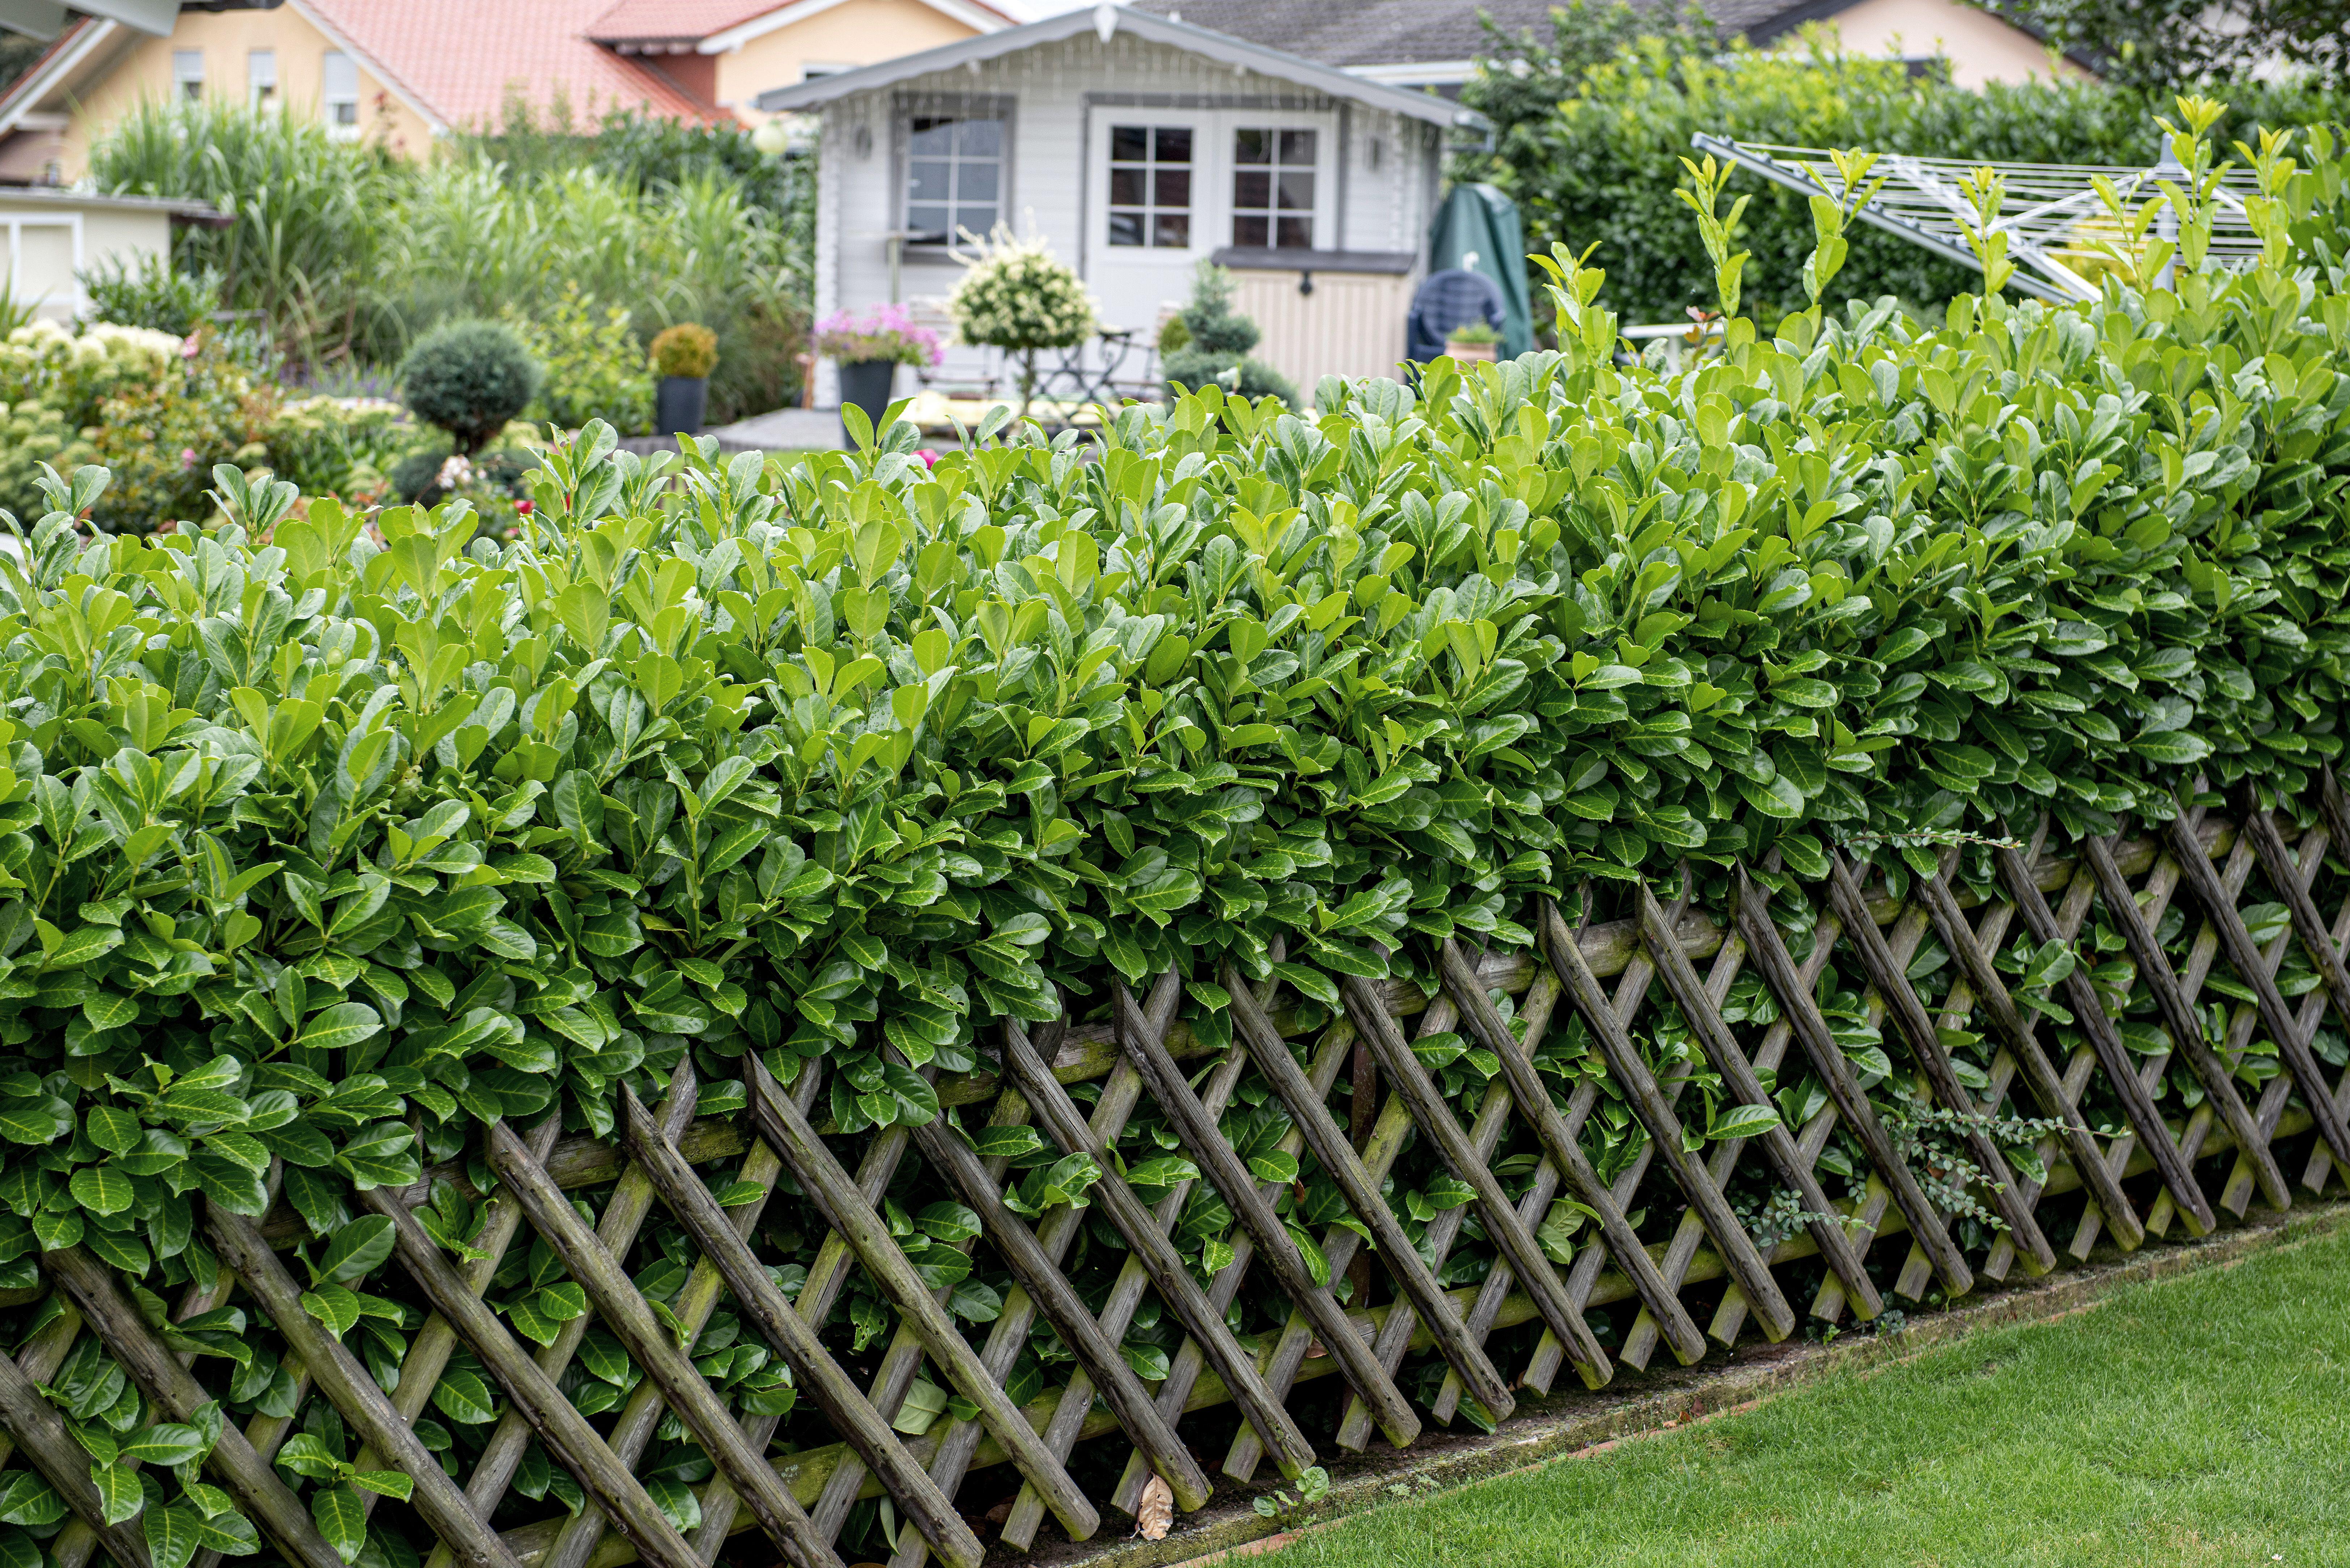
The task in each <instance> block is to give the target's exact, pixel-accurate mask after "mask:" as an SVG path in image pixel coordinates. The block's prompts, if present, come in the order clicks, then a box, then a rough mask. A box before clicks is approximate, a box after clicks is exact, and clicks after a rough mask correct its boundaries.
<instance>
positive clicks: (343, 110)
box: [335, 102, 359, 125]
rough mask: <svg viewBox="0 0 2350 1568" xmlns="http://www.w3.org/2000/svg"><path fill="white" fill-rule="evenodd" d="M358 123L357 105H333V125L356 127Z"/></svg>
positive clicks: (350, 103)
mask: <svg viewBox="0 0 2350 1568" xmlns="http://www.w3.org/2000/svg"><path fill="white" fill-rule="evenodd" d="M335 123H336V124H337V125H357V124H358V123H359V105H358V104H357V103H354V102H344V103H338V104H337V105H335Z"/></svg>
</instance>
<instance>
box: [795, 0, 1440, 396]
mask: <svg viewBox="0 0 2350 1568" xmlns="http://www.w3.org/2000/svg"><path fill="white" fill-rule="evenodd" d="M757 102H758V106H759V108H760V109H764V110H766V111H769V112H813V113H817V114H820V115H821V125H822V139H823V146H824V157H823V160H822V173H821V175H820V176H819V189H818V195H817V215H816V311H817V314H818V315H820V316H821V315H828V314H830V313H831V312H833V311H835V310H838V309H842V308H849V309H856V308H861V307H865V306H874V305H879V304H882V303H885V302H904V303H907V304H908V305H910V306H913V307H914V309H915V311H916V314H917V315H918V316H919V315H921V314H923V313H924V312H925V311H926V310H928V309H935V308H936V307H937V306H938V302H940V301H941V300H942V299H943V297H944V296H945V295H946V294H947V293H948V291H949V290H950V289H951V287H952V286H953V285H954V282H955V280H956V278H957V277H958V275H960V273H961V271H962V261H961V260H960V259H959V257H958V255H957V239H958V236H960V235H962V234H965V233H969V234H986V233H987V232H988V231H989V230H990V229H991V228H993V226H994V225H995V224H996V223H1009V224H1011V225H1012V227H1013V228H1014V230H1015V231H1017V232H1019V233H1020V234H1030V233H1034V234H1041V235H1042V236H1044V237H1045V239H1046V240H1047V241H1049V243H1050V244H1051V245H1052V248H1053V251H1054V254H1056V255H1057V256H1059V257H1060V258H1062V259H1063V260H1065V261H1066V262H1068V263H1070V264H1071V265H1074V266H1075V267H1076V269H1077V271H1078V273H1079V274H1080V275H1082V276H1083V277H1084V279H1085V281H1086V284H1087V286H1088V287H1089V288H1090V289H1091V290H1092V292H1093V296H1094V298H1095V300H1096V302H1097V306H1098V308H1099V313H1100V318H1101V322H1102V325H1103V327H1104V328H1105V332H1104V335H1103V337H1101V338H1099V339H1097V341H1096V342H1095V343H1093V344H1092V345H1090V346H1088V348H1087V349H1086V350H1085V358H1084V360H1083V363H1084V365H1085V367H1086V368H1087V369H1088V370H1089V371H1090V372H1091V373H1092V374H1093V376H1094V377H1095V378H1096V379H1097V385H1098V384H1099V382H1100V380H1102V379H1107V381H1108V382H1109V384H1110V385H1111V386H1112V387H1113V388H1116V387H1119V386H1124V385H1139V384H1140V383H1141V382H1142V381H1143V380H1144V379H1146V378H1147V376H1148V374H1149V363H1150V349H1151V346H1152V345H1153V343H1154V342H1155V340H1156V337H1157V331H1158V327H1159V323H1160V322H1161V321H1163V320H1164V319H1165V318H1166V317H1167V316H1168V315H1170V314H1171V312H1172V310H1173V308H1174V307H1175V306H1177V305H1179V304H1180V302H1181V301H1182V300H1183V299H1184V297H1185V296H1186V295H1187V293H1188V291H1189V287H1190V282H1191V271H1192V269H1193V267H1194V266H1195V265H1197V264H1198V263H1200V262H1201V261H1206V260H1213V261H1216V262H1218V263H1220V264H1221V265H1225V266H1228V267H1230V268H1232V270H1233V272H1234V273H1235V274H1236V275H1238V277H1239V281H1240V290H1239V296H1238V298H1237V300H1236V302H1235V303H1236V305H1237V306H1238V308H1240V309H1241V310H1243V312H1245V313H1246V314H1248V315H1250V316H1252V317H1254V318H1255V320H1256V321H1257V323H1258V325H1259V327H1262V328H1263V334H1264V336H1263V341H1262V343H1261V344H1260V346H1259V348H1258V350H1257V353H1258V357H1259V358H1263V359H1264V360H1266V361H1267V362H1268V363H1270V364H1272V365H1273V366H1274V368H1275V369H1279V370H1281V371H1282V372H1283V373H1284V374H1285V375H1287V376H1289V377H1290V378H1291V379H1294V380H1295V381H1296V382H1298V383H1299V385H1300V386H1301V387H1308V388H1310V387H1311V386H1312V385H1313V384H1314V382H1315V379H1317V378H1319V377H1321V376H1323V375H1326V374H1332V373H1336V374H1345V375H1356V376H1361V375H1383V374H1388V373H1391V372H1392V370H1393V368H1394V366H1395V363H1396V361H1398V360H1399V359H1400V358H1403V348H1404V317H1405V314H1406V312H1407V309H1408V307H1409V302H1410V298H1411V291H1412V289H1413V287H1414V286H1416V285H1417V283H1418V282H1419V278H1420V277H1421V276H1422V275H1424V274H1425V271H1426V265H1427V256H1426V251H1425V245H1426V235H1427V233H1428V228H1429V223H1430V218H1431V217H1432V215H1433V214H1434V213H1435V210H1436V204H1437V201H1438V196H1439V187H1440V177H1441V170H1442V165H1443V159H1444V154H1445V150H1446V146H1447V143H1448V141H1449V140H1450V139H1451V137H1452V136H1453V135H1454V134H1455V133H1456V131H1461V130H1474V129H1476V128H1477V127H1479V126H1481V125H1482V120H1481V119H1479V118H1478V117H1477V116H1476V115H1475V114H1473V113H1471V111H1468V110H1465V109H1461V108H1460V107H1459V106H1458V105H1456V104H1452V103H1449V102H1447V101H1445V100H1444V99H1439V98H1436V97H1433V96H1430V95H1426V94H1422V93H1418V92H1412V91H1407V90H1404V89H1402V88H1393V87H1388V86H1385V85H1383V84H1380V83H1378V82H1372V81H1366V80H1363V79H1361V78H1357V77H1353V76H1349V75H1348V74H1347V73H1346V72H1344V71H1341V70H1337V69H1335V68H1333V67H1328V66H1323V65H1317V64H1315V63H1314V62H1313V61H1310V60H1304V59H1299V58H1296V57H1294V56H1289V55H1283V54H1279V53H1275V52H1274V51H1271V50H1267V49H1264V48H1262V47H1258V46H1256V45H1253V44H1250V43H1246V42H1244V41H1243V40H1241V39H1237V38H1233V37H1231V36H1227V35H1224V34H1221V33H1213V32H1210V31H1207V30H1206V29H1204V28H1200V27H1194V26H1188V25H1186V24H1184V23H1182V22H1180V21H1175V20H1171V19H1170V18H1167V17H1163V16H1149V15H1147V14H1145V13H1142V12H1139V11H1134V10H1129V9H1128V8H1126V7H1124V6H1118V5H1100V6H1097V7H1096V8H1095V9H1093V10H1090V11H1081V12H1075V13H1070V14H1068V15H1065V16H1055V17H1053V18H1050V19H1048V20H1045V21H1042V22H1037V23H1034V24H1031V25H1029V26H1022V27H1013V28H1007V29H1005V30H1003V31H1002V32H998V33H992V34H986V35H983V36H977V37H972V38H967V39H963V40H962V41H961V42H958V43H955V44H951V45H948V46H946V47H941V48H935V49H930V50H926V51H924V52H922V53H920V54H914V55H909V56H906V57H903V58H900V59H896V60H890V61H888V62H885V63H883V64H881V65H877V66H868V67H864V68H863V69H860V70H853V71H845V72H842V73H840V74H838V75H836V76H828V77H823V78H817V79H815V80H812V81H807V82H803V83H800V84H798V85H796V86H791V87H783V88H776V89H775V90H773V91H770V92H765V93H763V94H761V95H760V96H759V98H758V99H757ZM950 353H951V355H954V356H964V357H968V358H969V361H970V362H967V363H961V364H958V363H957V362H956V361H955V359H954V358H951V359H950V361H949V364H948V365H947V367H945V369H944V372H943V373H944V375H946V376H947V377H949V378H952V379H961V380H969V379H977V378H983V377H985V376H986V375H988V374H989V373H990V371H991V369H993V368H992V367H991V366H988V365H986V364H983V363H980V362H979V361H978V359H977V356H976V354H975V351H972V350H968V349H959V350H950ZM819 378H820V379H819V380H818V383H817V397H818V400H820V401H824V402H831V401H834V400H837V379H836V378H835V368H834V367H832V366H829V365H827V366H825V367H823V368H822V369H821V370H820V372H819ZM898 390H899V395H904V394H905V393H906V392H907V391H909V390H910V386H909V385H907V384H905V383H903V382H901V384H900V385H899V389H898Z"/></svg>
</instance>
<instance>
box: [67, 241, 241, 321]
mask: <svg viewBox="0 0 2350 1568" xmlns="http://www.w3.org/2000/svg"><path fill="white" fill-rule="evenodd" d="M80 276H81V285H82V287H83V288H84V289H85V290H87V291H88V294H89V299H90V313H89V318H90V319H91V320H92V321H110V322H114V323H116V324H117V325H120V326H123V327H147V328H149V329H150V330H151V331H156V332H171V333H176V334H178V335H180V336H181V337H185V336H187V335H188V334H189V333H191V332H193V331H195V330H196V329H197V328H198V327H203V326H204V325H206V324H207V323H208V322H209V321H210V320H211V318H212V316H213V312H214V311H216V310H218V309H220V307H221V281H220V276H219V275H218V274H216V273H212V272H196V273H188V272H182V271H180V270H179V269H178V268H176V267H174V266H173V265H172V258H171V257H170V256H168V255H146V256H141V257H140V258H139V260H138V262H137V264H136V265H130V264H127V263H124V262H123V261H121V260H120V259H119V258H116V259H109V262H108V264H107V265H104V266H101V267H97V268H93V269H92V270H90V271H88V272H85V273H83V274H81V275H80Z"/></svg>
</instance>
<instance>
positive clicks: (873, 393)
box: [840, 359, 898, 434]
mask: <svg viewBox="0 0 2350 1568" xmlns="http://www.w3.org/2000/svg"><path fill="white" fill-rule="evenodd" d="M897 375H898V362H897V361H896V360H894V359H859V360H858V361H857V362H856V363H855V364H853V365H843V366H842V367H841V368H840V406H841V407H842V408H844V409H845V408H847V407H848V406H849V405H850V404H852V403H854V404H855V405H857V407H858V408H860V409H862V410H865V421H866V422H867V423H868V424H869V425H871V426H872V427H873V430H874V432H875V433H876V434H879V432H880V430H881V416H882V415H884V414H886V413H888V412H889V383H890V382H891V381H892V380H894V379H896V378H897ZM847 428H848V427H847V425H843V426H842V427H841V429H842V430H843V431H847Z"/></svg>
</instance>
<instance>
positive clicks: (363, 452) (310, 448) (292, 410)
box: [263, 397, 417, 505]
mask: <svg viewBox="0 0 2350 1568" xmlns="http://www.w3.org/2000/svg"><path fill="white" fill-rule="evenodd" d="M416 439H417V430H416V424H415V421H412V420H411V419H410V418H409V417H408V410H407V408H406V407H405V406H403V405H402V404H400V403H396V402H392V401H390V400H386V399H382V398H329V397H313V398H296V399H295V400H292V401H290V402H287V403H286V404H285V405H284V406H283V407H282V408H280V409H279V410H277V417H276V419H274V420H272V421H270V423H269V429H268V431H267V433H266V434H265V436H264V437H263V440H264V441H265V443H266V445H267V446H268V448H269V466H270V467H271V469H272V470H274V471H275V472H276V476H277V477H278V478H280V479H283V480H285V481H286V482H287V483H291V484H293V485H295V486H296V488H298V489H299V490H301V491H302V493H305V494H307V495H332V496H336V497H338V498H340V499H341V500H343V501H346V502H350V503H354V504H359V505H366V504H370V503H372V502H375V501H378V500H380V499H381V498H382V497H383V494H384V493H385V491H386V490H387V489H388V488H389V484H390V481H389V475H390V472H391V471H392V469H393V467H394V466H395V465H396V464H397V463H398V462H400V458H401V457H402V456H403V455H404V454H405V453H406V452H408V451H409V449H410V448H411V447H412V446H414V445H415V444H416Z"/></svg>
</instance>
